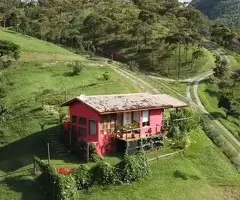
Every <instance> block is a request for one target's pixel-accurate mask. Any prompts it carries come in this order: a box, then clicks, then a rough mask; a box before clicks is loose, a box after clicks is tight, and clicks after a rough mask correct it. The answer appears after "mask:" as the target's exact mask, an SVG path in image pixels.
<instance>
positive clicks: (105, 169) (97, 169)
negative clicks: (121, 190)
mask: <svg viewBox="0 0 240 200" xmlns="http://www.w3.org/2000/svg"><path fill="white" fill-rule="evenodd" d="M90 173H91V181H92V184H97V185H103V186H104V185H116V184H117V183H119V180H118V176H117V175H116V174H115V170H114V167H113V166H111V165H110V164H108V163H105V162H103V161H100V162H98V163H97V164H96V165H95V166H94V167H92V169H91V170H90Z"/></svg>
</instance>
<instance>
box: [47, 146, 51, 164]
mask: <svg viewBox="0 0 240 200" xmlns="http://www.w3.org/2000/svg"><path fill="white" fill-rule="evenodd" d="M47 150H48V164H50V147H49V142H48V143H47Z"/></svg>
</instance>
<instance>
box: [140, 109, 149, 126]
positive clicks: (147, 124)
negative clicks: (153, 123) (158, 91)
mask: <svg viewBox="0 0 240 200" xmlns="http://www.w3.org/2000/svg"><path fill="white" fill-rule="evenodd" d="M146 111H148V121H147V122H143V121H142V122H141V123H142V127H148V126H150V112H151V110H143V111H142V112H141V117H142V119H143V112H146Z"/></svg>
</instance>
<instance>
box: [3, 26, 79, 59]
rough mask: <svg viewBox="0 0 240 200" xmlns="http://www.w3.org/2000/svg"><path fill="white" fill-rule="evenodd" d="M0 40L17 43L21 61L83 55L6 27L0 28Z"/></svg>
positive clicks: (74, 57)
mask: <svg viewBox="0 0 240 200" xmlns="http://www.w3.org/2000/svg"><path fill="white" fill-rule="evenodd" d="M0 40H8V41H12V42H14V43H16V44H18V45H19V46H20V48H21V60H22V61H28V60H32V61H34V60H80V59H83V57H81V56H79V55H76V54H74V53H73V52H71V51H69V50H67V49H64V48H62V47H59V46H57V45H54V44H52V43H49V42H46V41H43V40H39V39H37V38H33V37H30V36H27V35H22V34H19V33H16V32H14V31H9V30H6V29H0ZM63 55H64V56H63Z"/></svg>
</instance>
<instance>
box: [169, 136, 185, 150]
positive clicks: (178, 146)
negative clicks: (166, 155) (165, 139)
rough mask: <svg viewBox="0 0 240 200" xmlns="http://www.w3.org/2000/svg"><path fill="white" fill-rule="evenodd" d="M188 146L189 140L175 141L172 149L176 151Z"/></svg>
mask: <svg viewBox="0 0 240 200" xmlns="http://www.w3.org/2000/svg"><path fill="white" fill-rule="evenodd" d="M187 145H188V141H187V138H185V139H183V140H174V143H173V146H172V147H173V148H174V149H185V148H186V147H187Z"/></svg>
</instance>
